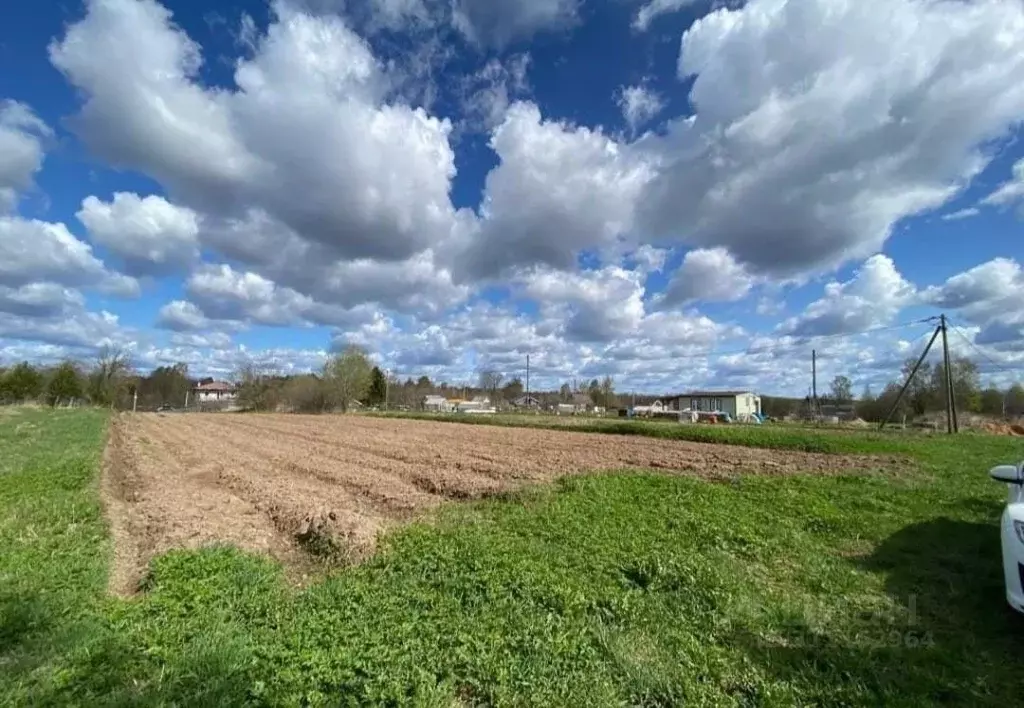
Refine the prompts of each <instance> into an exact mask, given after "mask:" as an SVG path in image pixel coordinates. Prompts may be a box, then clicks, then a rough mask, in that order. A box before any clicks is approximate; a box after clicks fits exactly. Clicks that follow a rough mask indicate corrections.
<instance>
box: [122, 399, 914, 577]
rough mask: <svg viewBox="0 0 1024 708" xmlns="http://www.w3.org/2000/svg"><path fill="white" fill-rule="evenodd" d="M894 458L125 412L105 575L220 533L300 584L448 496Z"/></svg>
mask: <svg viewBox="0 0 1024 708" xmlns="http://www.w3.org/2000/svg"><path fill="white" fill-rule="evenodd" d="M895 463H896V461H895V460H893V459H891V458H876V457H850V456H845V457H843V456H837V455H814V454H807V453H798V452H779V451H770V450H758V449H752V448H744V447H733V446H726V445H706V444H699V443H684V442H674V441H666V440H656V439H652V438H642V437H636V438H629V437H622V436H615V435H601V434H594V433H577V432H570V431H553V430H536V429H527V428H511V427H510V428H504V427H490V426H480V425H472V426H470V425H455V424H451V423H435V422H430V421H414V420H384V419H376V418H366V417H357V416H319V417H317V416H296V415H258V416H257V415H228V414H208V415H203V414H192V415H182V414H170V415H163V414H148V413H146V414H138V415H122V416H120V417H118V418H117V419H116V420H115V421H114V422H113V424H112V426H111V433H110V441H109V444H108V449H107V452H106V455H105V464H104V475H103V484H102V490H103V496H104V502H105V506H106V508H107V513H108V516H109V518H110V524H111V530H112V533H113V537H114V544H115V559H114V569H113V571H112V573H111V582H110V584H111V590H112V591H113V592H115V593H119V594H124V593H130V592H132V591H134V590H135V589H136V588H137V586H138V582H139V580H140V579H141V578H142V575H143V573H144V571H145V568H146V565H147V564H148V562H149V560H150V559H151V558H152V557H153V556H155V555H158V554H160V553H163V552H164V551H167V550H170V549H172V548H182V547H184V548H197V547H199V546H203V545H207V544H210V543H214V542H224V543H230V544H234V545H236V546H238V547H240V548H244V549H246V550H252V551H257V552H263V553H267V554H269V555H271V556H273V557H275V558H277V559H279V560H281V561H282V562H283V563H284V564H285V566H286V567H288V568H289V569H290V571H291V572H292V573H293V575H294V576H295V578H296V579H298V580H301V577H302V575H303V573H305V572H307V571H308V570H309V568H310V564H311V561H310V553H309V551H310V550H312V551H316V552H321V553H322V552H324V551H325V549H326V550H328V551H333V552H335V554H338V555H341V556H346V557H348V558H349V559H359V558H360V557H363V556H365V555H366V554H367V553H369V552H371V551H372V550H373V547H374V543H375V540H376V538H377V535H378V533H379V532H380V531H381V530H382V529H384V528H387V527H388V526H390V525H393V524H394V523H396V522H400V521H403V520H407V519H410V518H412V517H414V516H416V515H418V514H420V513H422V512H423V511H425V510H428V509H431V508H433V507H435V506H437V505H438V504H441V503H442V502H444V501H445V500H446V499H474V498H480V497H484V496H488V495H493V494H496V493H500V492H503V491H506V490H514V489H517V488H520V487H522V486H523V485H526V484H530V483H536V482H545V481H550V480H552V479H554V478H556V477H559V476H563V475H566V474H579V473H582V472H586V471H592V470H608V469H621V468H646V469H657V470H661V471H664V472H668V473H682V474H692V475H698V476H702V477H707V478H722V477H732V476H735V475H738V474H772V475H781V474H792V473H797V472H813V473H818V474H834V473H839V472H850V471H857V470H860V471H872V470H881V469H886V468H889V467H893V466H894V465H895Z"/></svg>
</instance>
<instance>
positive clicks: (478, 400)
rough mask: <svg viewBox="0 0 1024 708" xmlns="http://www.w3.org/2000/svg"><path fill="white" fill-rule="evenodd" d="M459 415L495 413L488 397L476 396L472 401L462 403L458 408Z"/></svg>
mask: <svg viewBox="0 0 1024 708" xmlns="http://www.w3.org/2000/svg"><path fill="white" fill-rule="evenodd" d="M456 410H457V411H458V412H459V413H494V412H495V411H494V408H493V407H492V406H491V399H489V398H488V397H487V396H475V397H474V398H473V400H472V401H460V402H459V404H458V405H457V406H456Z"/></svg>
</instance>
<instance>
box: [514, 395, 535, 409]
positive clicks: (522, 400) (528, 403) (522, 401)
mask: <svg viewBox="0 0 1024 708" xmlns="http://www.w3.org/2000/svg"><path fill="white" fill-rule="evenodd" d="M512 407H513V408H540V407H541V403H540V399H538V398H537V397H535V396H527V395H522V396H519V397H518V398H515V399H513V400H512Z"/></svg>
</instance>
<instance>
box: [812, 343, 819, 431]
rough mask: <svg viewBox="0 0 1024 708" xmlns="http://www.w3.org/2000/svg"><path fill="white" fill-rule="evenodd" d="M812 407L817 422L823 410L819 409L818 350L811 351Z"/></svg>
mask: <svg viewBox="0 0 1024 708" xmlns="http://www.w3.org/2000/svg"><path fill="white" fill-rule="evenodd" d="M811 405H812V406H813V409H812V414H813V415H814V420H815V421H817V420H818V419H819V418H821V416H820V415H818V412H819V411H820V410H821V409H820V408H819V407H818V350H817V349H812V350H811Z"/></svg>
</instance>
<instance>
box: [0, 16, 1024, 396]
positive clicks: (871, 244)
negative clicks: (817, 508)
mask: <svg viewBox="0 0 1024 708" xmlns="http://www.w3.org/2000/svg"><path fill="white" fill-rule="evenodd" d="M3 14H4V21H3V23H2V25H0V66H3V67H5V68H6V69H7V70H5V71H2V72H0V360H2V361H5V362H9V361H14V360H20V359H25V358H27V359H32V360H40V361H52V360H57V359H60V358H62V357H66V356H73V357H78V358H88V357H89V356H91V355H93V353H94V352H95V349H96V348H97V347H100V346H102V345H105V344H113V345H117V346H123V347H128V348H130V349H131V350H132V352H133V356H134V359H135V363H136V365H137V366H138V367H139V368H142V369H146V368H150V367H153V366H158V365H162V364H168V363H174V362H176V361H184V362H187V363H188V364H189V365H190V367H191V369H192V371H193V372H195V373H209V374H212V375H215V376H219V377H226V376H228V375H229V374H230V373H231V371H232V370H234V369H235V368H236V367H237V366H238V364H239V363H240V362H242V361H245V360H250V359H251V360H254V361H257V362H261V363H266V364H268V365H273V366H274V367H276V368H278V369H280V370H282V371H300V370H309V369H311V368H316V367H318V366H320V364H321V363H322V361H323V358H324V357H325V356H326V355H328V354H329V353H330V352H331V351H335V350H337V349H339V348H342V347H344V346H345V345H346V344H349V343H356V344H360V345H362V346H365V347H366V348H367V349H368V350H369V351H370V352H371V353H372V354H373V356H374V357H375V358H376V359H377V360H378V361H379V362H381V363H382V364H383V365H385V366H387V367H388V368H390V369H391V370H393V371H395V372H396V373H398V374H399V375H402V376H405V375H410V374H411V375H420V374H428V375H430V376H431V377H433V378H435V379H437V380H441V379H444V380H448V381H451V382H463V381H471V380H473V379H474V378H475V373H474V372H476V371H478V370H480V369H481V368H485V367H486V368H495V369H497V370H499V371H503V372H505V373H506V374H507V375H509V376H511V375H514V374H521V373H523V370H524V369H525V360H526V356H527V354H529V355H530V357H531V366H532V373H533V380H534V381H535V382H536V383H535V385H557V383H559V382H561V381H563V380H566V379H571V378H574V377H575V378H579V379H590V378H593V377H596V376H601V375H604V374H612V375H613V376H614V377H615V378H616V381H617V386H618V388H619V390H628V389H635V390H638V391H657V392H661V391H674V390H680V389H685V388H690V387H701V388H707V387H730V388H732V387H753V388H756V389H757V390H760V391H762V392H765V393H791V394H798V395H803V394H804V393H805V392H806V390H807V388H808V386H809V384H810V355H811V350H812V349H817V351H818V352H819V357H820V366H819V369H820V371H821V376H822V378H824V379H827V378H830V377H831V376H833V375H835V374H839V373H844V374H848V375H850V376H851V378H853V379H854V382H855V385H856V386H857V388H858V390H859V389H860V388H861V387H862V386H863V385H864V384H866V383H871V384H873V385H876V386H877V385H879V384H881V383H883V382H884V381H886V380H888V379H889V378H892V377H893V376H895V375H896V374H897V372H898V368H899V363H900V362H901V361H902V360H903V359H905V358H906V357H908V356H910V355H912V354H913V353H914V352H915V351H917V350H918V349H919V348H920V347H921V346H923V344H924V341H925V339H926V338H927V335H928V333H929V329H930V327H932V326H933V325H931V324H929V323H927V322H922V320H925V319H926V318H929V317H932V316H934V315H937V314H938V313H940V312H945V313H947V314H948V315H949V317H950V318H951V320H952V322H953V323H954V324H955V325H956V326H957V328H956V330H955V331H954V332H953V333H952V334H951V337H952V338H951V344H952V345H953V346H954V348H955V349H956V350H957V351H958V352H962V353H965V354H970V355H971V356H973V357H975V358H976V359H977V360H978V362H979V363H980V364H981V368H982V370H983V371H984V372H985V377H986V379H987V380H992V381H995V382H998V383H1006V382H1009V381H1013V380H1019V379H1020V378H1021V375H1022V373H1021V372H1022V370H1024V270H1022V267H1021V263H1022V261H1024V242H1022V239H1021V234H1022V223H1021V220H1022V218H1024V143H1022V142H1021V141H1020V137H1021V135H1020V133H1021V121H1022V119H1024V81H1021V77H1022V76H1024V3H1021V2H1020V1H1019V0H857V1H854V0H790V1H788V2H787V1H786V0H749V1H748V2H742V1H741V0H729V1H725V2H723V1H722V0H717V1H716V2H711V1H710V0H646V1H642V0H276V1H273V2H270V3H269V4H268V3H266V2H264V1H263V0H240V1H238V2H224V3H219V4H215V5H213V4H210V3H197V2H192V1H190V0H165V4H160V3H159V2H156V0H87V1H86V2H84V3H81V2H78V1H77V0H71V1H70V2H57V0H48V1H47V2H41V3H20V4H14V5H11V6H10V7H8V8H6V9H5V10H4V11H3Z"/></svg>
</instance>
